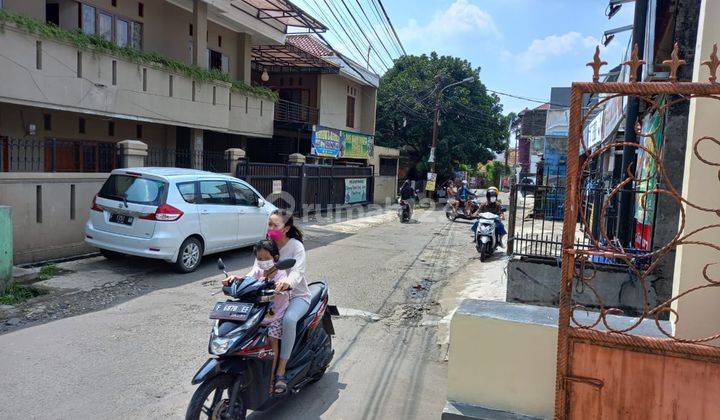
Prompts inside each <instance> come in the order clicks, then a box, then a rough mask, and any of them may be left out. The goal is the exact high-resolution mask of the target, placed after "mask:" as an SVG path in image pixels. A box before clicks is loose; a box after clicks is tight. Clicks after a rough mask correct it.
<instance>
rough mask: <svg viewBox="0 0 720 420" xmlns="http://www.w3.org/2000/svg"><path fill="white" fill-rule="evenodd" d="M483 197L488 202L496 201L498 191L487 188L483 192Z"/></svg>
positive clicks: (493, 188)
mask: <svg viewBox="0 0 720 420" xmlns="http://www.w3.org/2000/svg"><path fill="white" fill-rule="evenodd" d="M485 197H486V198H487V200H488V201H489V202H495V201H497V197H498V189H497V188H495V187H490V188H488V189H487V191H486V192H485Z"/></svg>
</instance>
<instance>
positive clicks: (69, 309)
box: [0, 278, 149, 334]
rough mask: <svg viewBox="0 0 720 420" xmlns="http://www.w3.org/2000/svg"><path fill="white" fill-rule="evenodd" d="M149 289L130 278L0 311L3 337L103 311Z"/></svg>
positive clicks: (52, 294) (55, 294)
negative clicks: (34, 327) (22, 330)
mask: <svg viewBox="0 0 720 420" xmlns="http://www.w3.org/2000/svg"><path fill="white" fill-rule="evenodd" d="M148 290H149V287H148V286H145V285H142V284H139V280H137V279H135V278H128V279H126V280H124V281H121V282H119V283H117V284H114V285H107V287H103V288H99V289H93V290H90V291H81V292H67V293H62V292H57V291H55V292H54V293H49V294H46V295H43V296H38V297H35V298H32V299H30V300H28V301H26V302H23V303H19V304H17V305H13V306H3V307H2V308H0V334H5V333H8V332H11V331H15V330H18V329H21V328H25V327H28V326H31V325H36V324H41V323H45V322H49V321H54V320H57V319H61V318H66V317H70V316H76V315H81V314H84V313H88V312H94V311H97V310H100V309H104V308H106V307H108V306H110V305H115V304H118V303H121V302H124V301H126V300H128V299H131V298H133V297H136V296H139V295H141V294H144V293H147V291H148Z"/></svg>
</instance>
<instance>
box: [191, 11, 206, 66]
mask: <svg viewBox="0 0 720 420" xmlns="http://www.w3.org/2000/svg"><path fill="white" fill-rule="evenodd" d="M192 23H193V29H194V30H193V64H195V65H196V66H198V67H202V68H208V59H207V3H205V2H204V1H203V0H193V18H192Z"/></svg>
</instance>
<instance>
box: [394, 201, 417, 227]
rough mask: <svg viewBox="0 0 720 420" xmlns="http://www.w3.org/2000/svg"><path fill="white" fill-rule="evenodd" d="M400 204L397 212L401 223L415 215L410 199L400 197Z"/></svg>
mask: <svg viewBox="0 0 720 420" xmlns="http://www.w3.org/2000/svg"><path fill="white" fill-rule="evenodd" d="M398 204H399V205H400V207H398V210H397V214H398V219H399V220H400V223H407V222H409V221H410V219H412V215H413V208H412V205H410V202H409V201H408V200H403V199H402V198H398Z"/></svg>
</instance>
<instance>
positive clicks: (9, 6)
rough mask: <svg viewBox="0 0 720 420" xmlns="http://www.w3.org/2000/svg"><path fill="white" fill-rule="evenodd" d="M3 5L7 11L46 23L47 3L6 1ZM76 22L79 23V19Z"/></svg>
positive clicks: (30, 0) (39, 1)
mask: <svg viewBox="0 0 720 420" xmlns="http://www.w3.org/2000/svg"><path fill="white" fill-rule="evenodd" d="M3 3H4V4H5V10H8V11H11V12H13V13H21V14H23V15H26V16H30V17H33V18H35V19H37V20H39V21H42V22H45V2H44V1H42V0H4V2H3ZM75 20H76V21H77V18H76V19H75Z"/></svg>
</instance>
